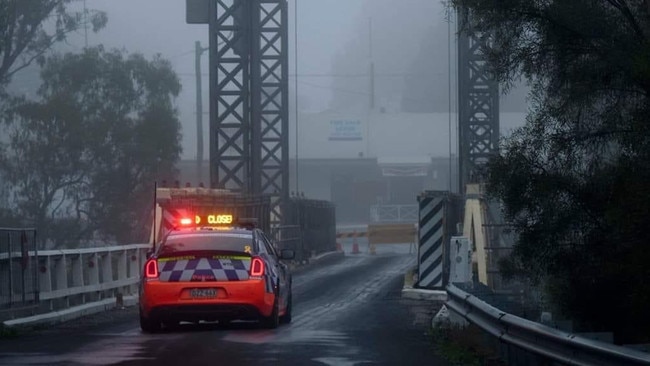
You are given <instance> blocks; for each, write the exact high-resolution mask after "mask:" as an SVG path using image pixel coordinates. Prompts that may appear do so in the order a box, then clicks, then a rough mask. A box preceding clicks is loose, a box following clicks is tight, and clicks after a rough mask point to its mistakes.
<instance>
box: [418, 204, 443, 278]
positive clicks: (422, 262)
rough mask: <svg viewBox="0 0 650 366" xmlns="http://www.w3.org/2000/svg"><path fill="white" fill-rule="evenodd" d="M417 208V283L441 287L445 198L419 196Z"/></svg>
mask: <svg viewBox="0 0 650 366" xmlns="http://www.w3.org/2000/svg"><path fill="white" fill-rule="evenodd" d="M419 208H420V220H419V232H418V236H419V247H418V265H419V266H418V267H419V270H418V279H419V280H418V285H419V286H420V287H428V288H442V287H443V283H442V273H443V271H442V266H443V260H442V258H443V245H442V244H443V238H444V225H443V220H444V211H445V210H444V208H445V200H444V198H443V197H421V198H420V200H419Z"/></svg>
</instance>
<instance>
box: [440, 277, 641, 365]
mask: <svg viewBox="0 0 650 366" xmlns="http://www.w3.org/2000/svg"><path fill="white" fill-rule="evenodd" d="M446 305H447V307H448V308H449V309H450V310H451V311H453V312H454V313H456V314H458V315H460V316H462V317H463V318H464V319H465V320H467V321H469V322H470V323H473V324H475V325H477V326H478V327H480V328H481V329H483V330H484V331H486V332H487V333H489V334H490V335H492V336H493V337H495V338H496V339H498V340H499V342H500V344H501V347H502V349H501V351H502V354H503V355H504V358H505V359H506V361H507V363H508V364H509V365H536V364H548V363H547V362H548V361H554V362H556V363H559V364H562V365H602V366H608V365H612V366H613V365H650V354H648V353H644V352H640V351H637V350H633V349H629V348H625V347H621V346H616V345H613V344H609V343H604V342H600V341H596V340H592V339H588V338H585V337H581V336H578V335H575V334H570V333H566V332H563V331H560V330H557V329H554V328H551V327H548V326H545V325H543V324H539V323H536V322H533V321H530V320H526V319H523V318H520V317H517V316H514V315H511V314H508V313H505V312H503V311H501V310H499V309H497V308H495V307H493V306H491V305H489V304H488V303H486V302H484V301H482V300H480V299H478V298H477V297H475V296H473V295H470V294H468V293H467V292H465V291H462V290H461V289H460V288H458V287H456V286H454V285H453V284H450V285H448V286H447V302H446ZM522 352H523V353H524V355H522Z"/></svg>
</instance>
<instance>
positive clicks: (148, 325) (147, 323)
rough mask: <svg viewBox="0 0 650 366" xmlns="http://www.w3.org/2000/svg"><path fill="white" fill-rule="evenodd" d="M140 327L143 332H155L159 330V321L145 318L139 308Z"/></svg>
mask: <svg viewBox="0 0 650 366" xmlns="http://www.w3.org/2000/svg"><path fill="white" fill-rule="evenodd" d="M140 328H141V329H142V331H143V332H145V333H156V332H159V331H160V322H159V321H158V320H156V319H151V318H147V317H145V316H144V315H142V310H140Z"/></svg>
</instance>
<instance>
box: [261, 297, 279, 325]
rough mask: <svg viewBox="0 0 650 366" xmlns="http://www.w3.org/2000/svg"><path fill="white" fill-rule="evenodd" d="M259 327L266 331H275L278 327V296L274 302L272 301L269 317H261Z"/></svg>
mask: <svg viewBox="0 0 650 366" xmlns="http://www.w3.org/2000/svg"><path fill="white" fill-rule="evenodd" d="M278 292H279V291H278ZM260 325H261V326H262V327H264V328H266V329H275V328H277V327H278V325H280V305H279V301H278V295H276V296H275V301H273V311H271V315H269V316H264V317H262V319H261V321H260Z"/></svg>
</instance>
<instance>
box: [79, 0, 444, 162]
mask: <svg viewBox="0 0 650 366" xmlns="http://www.w3.org/2000/svg"><path fill="white" fill-rule="evenodd" d="M297 1H298V73H299V74H300V75H302V74H308V75H313V76H311V77H309V78H307V77H305V78H304V79H303V80H304V81H305V82H304V83H300V84H299V90H300V94H301V95H302V94H304V95H306V96H308V100H309V105H308V107H309V108H310V109H322V108H326V107H327V105H328V103H329V99H330V89H329V88H330V80H329V79H327V78H326V77H325V76H322V75H323V74H327V73H329V72H330V71H331V65H332V58H333V57H334V55H335V54H336V53H337V52H338V51H340V50H341V48H342V45H343V44H344V43H345V42H346V41H347V38H348V37H349V34H350V32H352V31H354V29H355V27H354V22H355V21H356V20H357V19H358V18H359V17H362V16H361V14H360V13H361V10H362V5H363V3H364V2H366V0H297ZM434 1H436V0H434ZM80 4H82V3H80ZM295 4H296V3H295V0H290V1H289V25H288V26H289V38H290V56H289V59H290V73H291V74H292V75H293V73H294V54H293V48H294V21H293V20H294V8H295ZM78 6H82V5H78ZM86 6H87V7H88V8H90V9H99V10H104V11H106V12H107V13H108V19H109V21H108V25H107V27H106V28H105V29H103V30H102V31H101V32H100V33H98V34H93V33H91V32H89V35H88V44H89V45H91V46H92V45H96V44H100V43H102V44H104V45H105V46H106V47H107V48H124V49H125V50H127V51H129V52H141V53H143V54H145V55H147V56H151V55H154V54H156V53H160V54H162V55H163V56H164V57H165V58H168V59H170V60H171V62H172V63H173V66H174V69H175V70H176V72H177V73H178V74H179V76H180V78H181V82H182V84H183V90H182V92H181V95H180V96H179V98H178V99H177V105H178V109H179V112H180V118H181V122H182V124H183V146H184V152H183V157H184V158H193V157H194V156H195V155H196V151H195V148H194V146H195V145H194V141H196V122H195V118H196V117H195V114H194V113H195V101H196V99H195V98H196V86H195V81H194V42H195V41H197V40H198V41H200V42H201V44H202V45H203V46H206V45H207V44H208V26H207V25H190V24H186V23H185V1H184V0H110V1H109V0H87V1H86ZM83 45H84V40H83V34H82V35H80V36H79V37H74V38H71V39H70V47H71V48H72V49H76V50H80V49H81V47H83ZM207 65H208V57H207V53H204V56H203V58H202V71H203V73H205V74H206V75H205V76H204V79H203V90H204V91H203V94H204V95H203V100H204V103H203V106H204V109H205V110H204V113H207V112H208V108H209V104H208V100H207V97H208V76H207V72H208V68H207ZM301 78H302V77H301ZM290 83H291V84H292V85H293V81H292V79H291V81H290ZM291 98H292V99H293V96H292V97H291ZM305 107H307V105H305ZM204 125H205V126H206V130H207V115H206V117H205V118H204ZM206 144H207V141H206Z"/></svg>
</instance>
